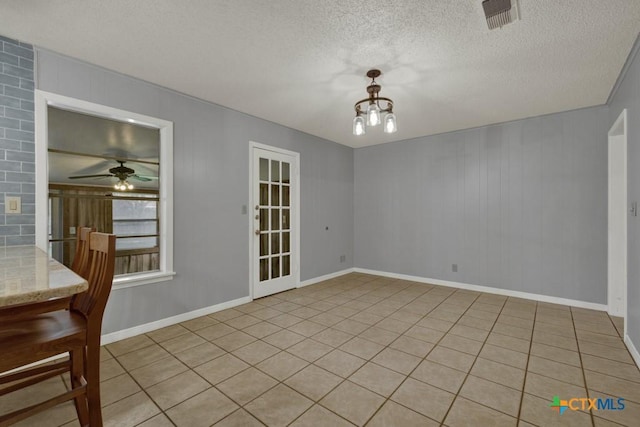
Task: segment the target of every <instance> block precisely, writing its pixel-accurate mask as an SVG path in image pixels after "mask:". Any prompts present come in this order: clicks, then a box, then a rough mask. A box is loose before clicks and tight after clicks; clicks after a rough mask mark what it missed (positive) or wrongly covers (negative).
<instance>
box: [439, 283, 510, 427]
mask: <svg viewBox="0 0 640 427" xmlns="http://www.w3.org/2000/svg"><path fill="white" fill-rule="evenodd" d="M480 295H482V293H480ZM480 295H478V297H477V298H476V299H475V300H474V302H476V301H477V300H478V298H479V297H480ZM507 301H509V298H508V297H507V298H505V300H504V302H503V303H502V305H501V307H500V312H498V315H497V316H496V320H494V321H493V325H491V329H490V330H489V332H488V333H487V336H486V338H485V339H484V340H483V341H482V345H481V346H480V350H478V354H476V355H475V357H474V359H473V362H472V363H471V366H469V370H468V371H467V373H466V374H465V377H464V379H463V380H462V383H461V384H460V386H459V387H458V391H457V392H456V393H455V396H454V397H453V400H452V401H451V404H450V405H449V408H448V409H447V412H446V413H445V415H444V418H442V421H441V422H440V425H441V426H443V425H444V422H445V420H446V419H447V417H448V416H449V413H450V412H451V408H453V405H454V404H455V402H456V400H457V399H458V397H459V396H460V391H462V388H463V387H464V384H465V383H466V382H467V379H468V378H469V375H471V370H472V369H473V367H474V366H475V364H476V362H477V361H478V358H479V357H480V353H481V352H482V349H483V348H484V346H485V344H486V342H487V340H488V339H489V335H491V332H492V331H493V328H495V326H496V323H498V319H499V318H500V314H502V311H503V310H504V306H505V305H506V303H507ZM472 305H473V304H472ZM470 308H471V306H469V308H467V310H465V313H466V312H467V311H469V309H470ZM463 315H464V313H463ZM460 317H462V316H460ZM458 321H459V319H458ZM457 323H458V322H456V324H457ZM454 326H455V324H454ZM463 398H464V397H463ZM472 402H474V403H478V402H475V401H472ZM479 404H480V405H482V406H484V407H486V408H489V407H488V406H486V405H483V404H481V403H479ZM489 409H492V410H496V409H494V408H489ZM498 412H502V411H498ZM502 413H504V412H502ZM507 415H508V414H507ZM517 422H518V418H516V423H517Z"/></svg>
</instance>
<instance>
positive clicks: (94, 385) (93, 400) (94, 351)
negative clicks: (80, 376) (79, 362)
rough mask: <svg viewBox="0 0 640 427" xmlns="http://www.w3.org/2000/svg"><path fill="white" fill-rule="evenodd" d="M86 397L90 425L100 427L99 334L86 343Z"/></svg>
mask: <svg viewBox="0 0 640 427" xmlns="http://www.w3.org/2000/svg"><path fill="white" fill-rule="evenodd" d="M85 372H86V378H87V399H88V401H89V420H90V424H91V427H102V408H101V405H100V336H98V337H97V340H96V339H92V337H91V336H90V337H89V339H88V343H87V363H86V366H85Z"/></svg>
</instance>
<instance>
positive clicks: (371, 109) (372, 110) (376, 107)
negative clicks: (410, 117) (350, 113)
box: [353, 69, 398, 136]
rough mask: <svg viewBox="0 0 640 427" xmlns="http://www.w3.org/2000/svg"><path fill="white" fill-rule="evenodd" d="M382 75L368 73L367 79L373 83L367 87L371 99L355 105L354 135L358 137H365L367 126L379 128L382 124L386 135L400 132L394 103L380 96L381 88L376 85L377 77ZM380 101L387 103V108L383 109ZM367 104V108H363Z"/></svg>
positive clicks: (376, 72)
mask: <svg viewBox="0 0 640 427" xmlns="http://www.w3.org/2000/svg"><path fill="white" fill-rule="evenodd" d="M381 74H382V72H381V71H380V70H376V69H373V70H369V71H367V77H369V78H370V79H371V83H370V84H369V86H367V93H368V94H369V97H368V98H365V99H363V100H360V101H358V102H356V104H355V105H354V108H355V110H356V117H355V118H354V119H353V134H354V135H356V136H359V135H364V134H365V133H366V131H367V126H378V125H379V124H380V123H383V129H384V132H385V133H393V132H395V131H397V130H398V126H397V125H396V115H395V114H393V101H392V100H390V99H389V98H384V97H382V96H378V93H379V92H380V89H381V87H380V85H379V84H378V83H376V77H380V75H381ZM380 101H384V102H386V103H387V105H386V108H382V106H381V105H380ZM365 103H366V104H367V106H366V107H363V104H365ZM383 113H385V115H384V118H382V114H383ZM365 117H366V121H365Z"/></svg>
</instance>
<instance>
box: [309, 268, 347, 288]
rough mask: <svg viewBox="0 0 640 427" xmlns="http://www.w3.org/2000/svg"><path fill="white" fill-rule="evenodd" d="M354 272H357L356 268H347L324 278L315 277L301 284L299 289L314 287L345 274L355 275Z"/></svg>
mask: <svg viewBox="0 0 640 427" xmlns="http://www.w3.org/2000/svg"><path fill="white" fill-rule="evenodd" d="M354 271H355V268H347V269H345V270H340V271H336V272H335V273H329V274H325V275H324V276H319V277H314V278H313V279H307V280H305V281H303V282H300V284H299V285H298V287H299V288H302V287H304V286H309V285H313V284H314V283H319V282H324V281H325V280H329V279H333V278H335V277H340V276H344V275H345V274H349V273H353V272H354Z"/></svg>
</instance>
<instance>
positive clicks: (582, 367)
mask: <svg viewBox="0 0 640 427" xmlns="http://www.w3.org/2000/svg"><path fill="white" fill-rule="evenodd" d="M569 311H570V313H571V323H572V325H573V333H574V334H575V336H576V346H577V347H578V357H579V358H580V373H582V381H583V384H584V390H585V392H586V393H587V399H588V398H590V397H591V396H590V395H589V387H588V386H587V375H586V374H585V372H584V364H583V363H582V352H581V351H580V340H578V334H577V332H576V319H575V317H574V316H573V308H571V307H570V308H569ZM614 328H615V326H614ZM589 417H590V418H591V425H592V426H594V427H595V425H596V422H595V419H594V415H593V411H592V410H591V409H589Z"/></svg>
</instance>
